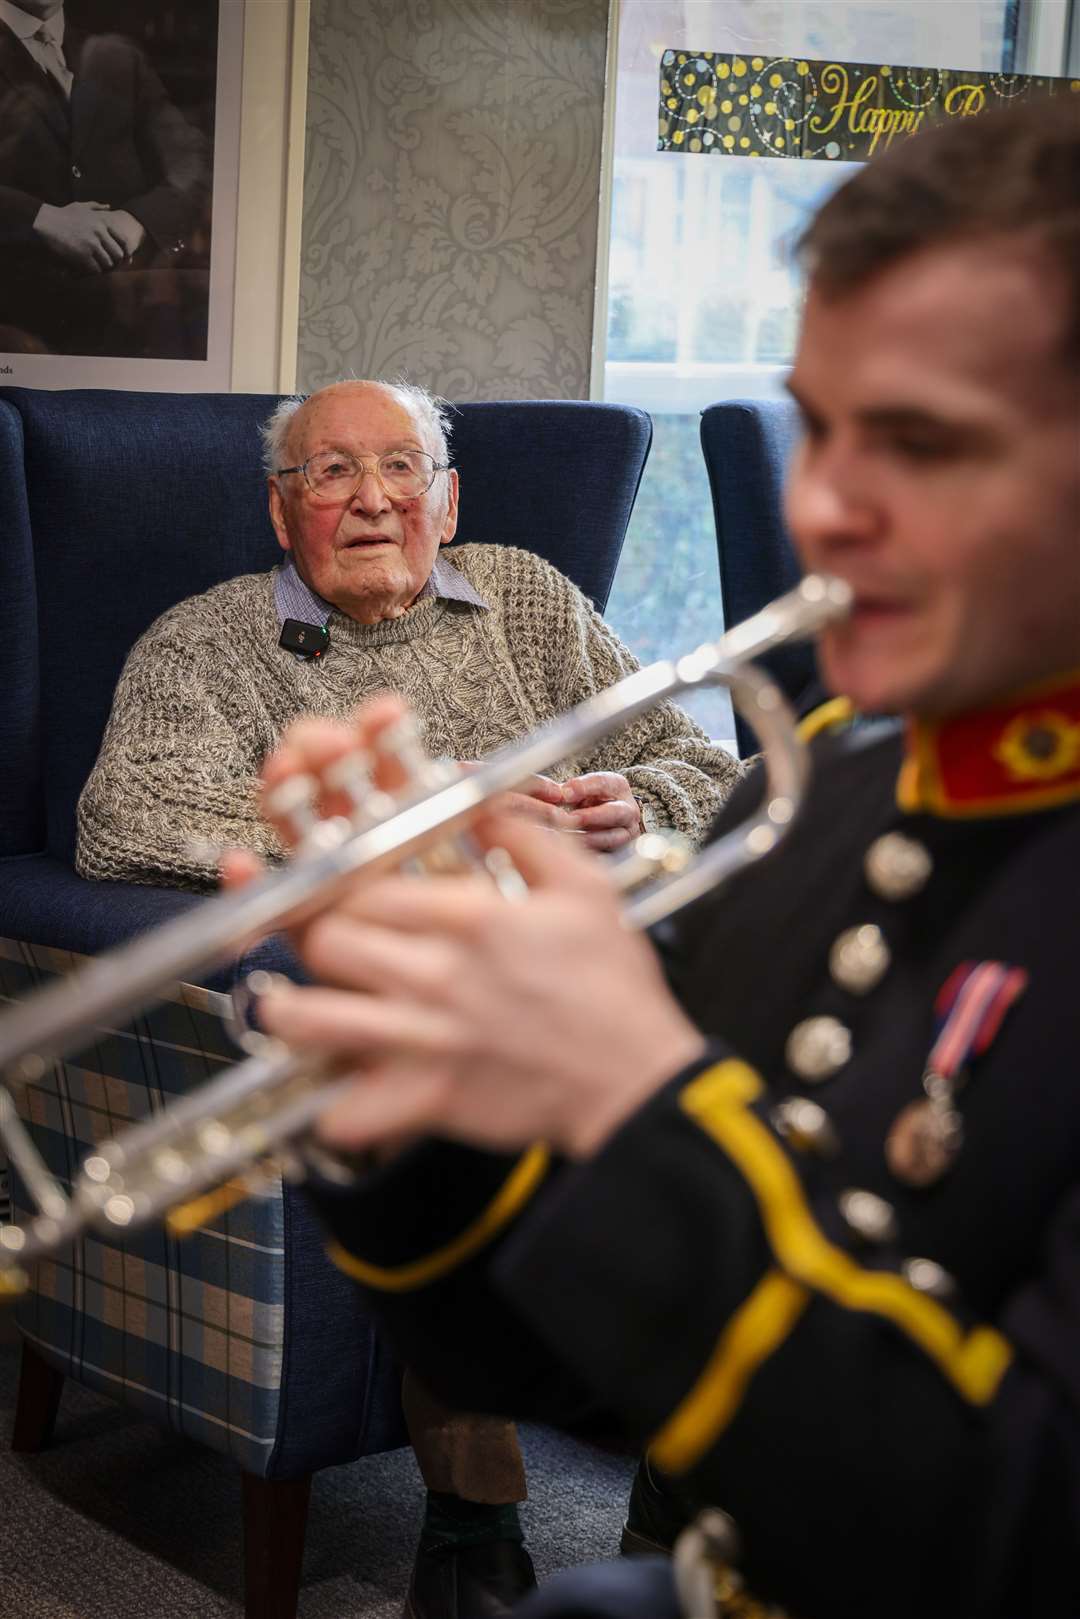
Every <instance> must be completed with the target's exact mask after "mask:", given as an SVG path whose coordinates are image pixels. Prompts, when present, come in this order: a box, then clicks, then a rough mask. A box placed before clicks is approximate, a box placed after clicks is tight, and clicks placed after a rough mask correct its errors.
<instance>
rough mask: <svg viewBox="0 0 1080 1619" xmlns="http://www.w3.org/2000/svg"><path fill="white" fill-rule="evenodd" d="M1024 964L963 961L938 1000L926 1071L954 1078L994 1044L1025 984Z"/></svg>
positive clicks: (1025, 986)
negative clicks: (934, 1035) (934, 1030)
mask: <svg viewBox="0 0 1080 1619" xmlns="http://www.w3.org/2000/svg"><path fill="white" fill-rule="evenodd" d="M1027 982H1028V974H1027V972H1026V971H1025V970H1024V968H1023V967H1009V966H1007V965H1006V964H1005V962H1003V961H962V962H961V963H960V965H959V967H957V968H956V970H955V972H952V973H950V975H949V977H948V978H947V979H946V981H945V983H944V985H943V986H942V988H941V991H940V993H939V994H938V997H937V1000H936V1001H935V1003H934V1018H935V1027H936V1030H937V1037H936V1039H935V1041H934V1046H933V1050H932V1051H931V1052H930V1058H929V1061H928V1062H927V1065H926V1066H927V1070H928V1071H929V1072H931V1073H934V1074H939V1075H940V1076H941V1078H942V1079H946V1080H952V1079H955V1077H956V1075H957V1074H958V1073H959V1071H960V1069H961V1068H963V1066H964V1064H965V1063H966V1062H967V1060H968V1058H969V1057H978V1056H980V1055H981V1053H982V1052H984V1051H985V1050H986V1048H987V1046H989V1045H990V1043H991V1041H992V1040H993V1039H994V1037H995V1035H996V1034H997V1032H998V1030H999V1029H1000V1027H1001V1024H1002V1021H1003V1019H1004V1017H1005V1014H1006V1012H1007V1011H1008V1010H1009V1008H1010V1006H1011V1005H1012V1004H1013V1002H1014V1001H1015V1000H1017V999H1019V997H1020V996H1021V995H1022V994H1023V993H1024V990H1025V989H1026V988H1027Z"/></svg>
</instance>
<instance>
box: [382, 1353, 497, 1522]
mask: <svg viewBox="0 0 1080 1619" xmlns="http://www.w3.org/2000/svg"><path fill="white" fill-rule="evenodd" d="M401 1401H402V1406H403V1407H404V1411H405V1424H406V1427H407V1428H408V1430H409V1440H410V1443H411V1444H412V1447H413V1450H414V1452H415V1454H416V1460H417V1463H418V1465H419V1468H420V1473H421V1476H422V1477H423V1480H424V1483H425V1484H426V1486H427V1488H428V1489H429V1490H438V1491H439V1492H440V1493H441V1494H445V1495H457V1496H460V1497H461V1498H462V1499H463V1500H465V1501H479V1502H483V1503H485V1504H487V1505H490V1506H507V1505H509V1504H510V1503H511V1502H514V1501H524V1499H525V1497H526V1495H527V1494H528V1486H527V1485H526V1482H525V1463H524V1461H523V1460H522V1456H521V1446H520V1445H519V1443H518V1436H517V1429H516V1427H515V1426H514V1424H513V1423H512V1422H507V1421H505V1420H504V1419H503V1418H502V1417H486V1416H480V1415H478V1414H477V1413H476V1412H471V1411H455V1410H453V1409H452V1408H451V1407H450V1406H448V1405H444V1404H443V1402H442V1401H441V1400H438V1399H436V1398H435V1396H434V1395H433V1394H432V1393H430V1392H429V1390H428V1389H426V1388H425V1387H424V1385H423V1384H422V1383H421V1382H420V1381H419V1379H418V1378H417V1377H416V1375H415V1373H414V1372H412V1371H411V1370H409V1369H408V1368H406V1370H405V1375H404V1378H403V1379H402V1386H401Z"/></svg>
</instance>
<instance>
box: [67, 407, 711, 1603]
mask: <svg viewBox="0 0 1080 1619" xmlns="http://www.w3.org/2000/svg"><path fill="white" fill-rule="evenodd" d="M448 425H449V424H448V415H447V412H446V410H445V408H443V407H442V406H441V405H439V404H438V403H437V402H436V401H434V400H433V399H432V398H431V397H430V396H429V395H428V394H426V393H425V392H424V391H423V390H422V389H420V388H416V387H412V386H399V385H393V386H390V385H387V384H383V383H376V382H344V383H339V384H336V385H333V386H331V387H328V388H323V389H321V390H319V392H317V393H315V394H313V395H312V396H311V397H310V398H309V399H308V400H307V401H306V402H303V401H301V400H300V399H296V398H294V399H291V400H286V401H284V402H283V403H282V404H281V405H280V406H279V408H278V409H277V410H276V411H275V412H274V414H273V416H272V417H271V418H270V420H269V422H268V423H267V425H266V429H265V434H264V438H265V447H266V464H267V470H268V474H269V483H268V488H269V502H270V516H271V521H272V522H273V525H274V529H275V532H276V534H277V537H278V540H279V542H280V545H281V548H282V551H283V553H284V560H283V563H282V565H281V566H280V567H279V568H276V569H274V570H273V571H271V572H270V573H268V574H251V575H246V576H244V577H242V578H238V579H231V580H228V581H227V582H226V583H224V584H221V585H218V586H216V587H215V588H214V589H212V590H210V591H208V592H207V593H206V594H205V595H202V596H198V597H195V598H192V599H189V600H187V601H184V602H181V603H180V604H179V605H178V606H176V607H174V608H171V609H170V610H169V611H168V612H167V613H165V614H164V615H163V616H162V617H161V618H160V619H158V621H157V622H156V623H155V624H154V625H153V626H152V627H151V628H150V629H149V630H148V631H147V632H146V634H145V635H144V636H143V637H142V638H141V640H140V641H139V642H138V643H137V645H136V646H135V648H134V649H133V651H132V653H131V655H130V657H129V659H128V661H127V664H126V666H125V668H124V671H123V674H122V676H121V678H120V682H119V684H118V687H117V692H116V697H115V700H114V706H113V712H112V715H111V718H110V720H109V724H108V728H107V730H106V733H105V737H104V740H103V742H102V747H101V753H100V756H99V758H98V761H97V764H96V765H95V768H94V771H93V773H92V774H91V776H90V779H89V781H88V782H87V785H86V788H85V789H84V791H83V794H82V797H81V800H80V803H79V839H78V850H77V856H76V863H77V866H78V869H79V871H80V873H81V874H82V875H83V876H86V877H95V878H115V879H121V880H126V881H131V882H148V883H166V884H170V885H173V886H176V887H181V888H193V889H196V890H199V889H206V888H207V887H210V886H212V885H213V884H214V882H215V881H216V868H215V864H214V857H213V854H212V853H211V855H210V856H209V857H208V856H207V855H206V853H205V852H204V851H203V850H201V849H199V848H198V847H193V840H195V839H201V840H203V843H204V844H209V845H210V846H211V847H212V846H214V845H219V846H220V845H222V844H225V845H228V844H238V845H242V846H244V847H246V848H249V849H253V850H255V851H257V852H258V853H260V854H262V855H266V856H269V857H271V858H273V857H275V856H276V855H278V854H279V853H280V844H279V842H278V839H277V837H276V836H275V834H274V832H273V830H272V829H271V827H270V826H269V825H268V824H267V822H266V821H265V820H264V819H263V817H262V815H261V814H260V811H259V807H258V804H257V802H256V785H257V772H258V767H259V764H260V762H261V760H262V758H263V756H264V754H265V753H266V751H267V750H268V749H269V748H272V747H273V746H274V744H275V742H276V741H277V739H278V737H279V736H280V734H281V732H282V730H283V729H284V728H285V726H286V725H287V724H288V723H289V722H290V721H291V720H293V719H295V718H296V716H298V715H301V714H305V713H313V714H319V715H345V714H348V713H350V712H351V711H352V709H353V708H354V707H355V705H356V703H357V702H358V701H359V700H360V699H361V698H362V697H363V696H365V695H367V694H370V693H372V692H375V691H379V690H383V689H387V688H392V689H394V690H397V691H399V692H402V693H404V694H405V695H407V696H408V698H409V700H410V702H411V703H412V705H413V708H414V709H415V711H416V712H417V714H418V717H419V720H420V724H421V729H422V733H423V737H424V740H425V742H426V744H427V747H428V749H429V751H430V752H431V753H433V754H436V755H444V756H447V757H449V758H451V759H459V760H475V759H478V758H479V757H480V756H481V755H483V754H485V753H487V752H489V751H490V750H491V749H492V748H494V747H496V746H497V745H499V744H500V743H503V742H506V741H508V740H510V739H512V738H515V737H518V736H521V735H522V734H523V733H525V732H527V731H529V730H531V729H533V728H534V727H535V726H536V725H537V724H538V723H539V722H541V721H543V720H545V719H548V718H550V717H551V716H552V715H553V714H556V713H558V712H561V711H562V710H563V709H565V708H566V707H568V706H569V705H571V704H572V703H574V702H575V701H577V700H579V699H581V698H583V697H585V696H586V695H587V694H589V693H591V692H595V691H597V690H598V689H600V688H601V687H604V686H607V685H610V684H611V683H612V682H613V681H614V680H616V679H617V678H618V677H619V676H620V675H622V674H625V673H626V672H628V671H629V670H630V669H632V668H633V667H635V663H634V660H633V658H632V656H631V654H630V653H629V652H628V651H627V649H626V648H625V647H624V646H623V645H622V644H621V643H620V642H619V641H618V639H617V638H616V637H615V635H614V634H613V633H612V632H611V630H610V629H609V628H608V627H607V625H606V624H604V622H603V620H602V619H601V618H600V617H599V615H598V614H597V613H596V612H594V611H593V609H592V607H591V606H590V605H589V603H588V602H587V601H586V600H585V598H584V597H583V596H582V594H581V592H580V591H578V590H577V589H576V588H575V587H574V585H572V584H571V583H570V581H569V580H568V579H566V578H564V577H563V576H562V575H561V574H560V573H558V572H557V571H556V570H555V569H554V568H552V567H551V566H550V565H549V564H548V563H546V562H544V561H542V560H541V559H540V558H539V557H537V556H535V555H533V554H532V553H531V552H525V551H521V550H517V549H515V548H513V547H511V546H505V547H504V546H499V545H463V546H458V547H456V548H455V549H454V551H453V553H452V556H453V562H452V563H451V562H450V561H449V560H447V557H446V554H445V553H443V551H442V548H443V547H444V546H445V545H446V544H447V543H448V542H449V541H450V540H451V539H452V538H453V536H454V533H455V531H456V525H457V512H458V476H457V473H456V471H454V469H453V468H451V467H450V466H449V465H448V462H449V455H448V450H447V432H448ZM490 475H491V476H492V477H497V476H499V469H498V467H496V466H493V467H492V468H491V474H490ZM290 626H291V628H290ZM326 635H328V641H324V636H326ZM299 636H303V637H305V639H304V640H302V641H301V640H299V639H298V637H299ZM283 642H284V644H283ZM312 651H314V652H316V653H317V654H318V655H316V656H311V655H309V654H310V653H311V652H312ZM738 773H739V770H738V765H737V764H736V762H735V760H734V759H733V758H732V757H731V755H730V754H728V753H727V752H726V751H725V750H724V749H723V748H722V747H720V746H719V745H715V744H713V743H711V742H710V741H709V740H708V739H707V738H706V736H705V734H704V733H703V732H702V731H701V730H700V729H699V728H698V727H697V726H696V725H695V724H694V723H693V722H692V721H691V720H690V719H689V717H688V716H687V715H686V714H684V713H682V712H681V711H680V710H679V709H678V708H677V707H676V706H675V705H674V704H672V703H666V704H664V705H663V706H662V707H661V708H660V709H658V710H656V711H654V712H653V713H651V714H648V715H646V716H644V717H643V718H642V719H641V720H640V721H638V722H635V723H634V724H633V725H630V726H628V727H627V728H626V729H625V730H624V731H623V732H622V733H620V735H619V736H618V737H617V738H611V739H609V740H607V741H605V742H603V743H601V744H600V745H599V746H597V747H595V748H592V749H590V750H589V751H588V752H587V753H586V754H584V755H583V756H582V757H581V758H579V759H578V760H576V761H571V762H570V764H569V766H568V768H567V769H566V771H565V772H564V773H563V777H562V779H560V780H559V781H554V780H549V779H547V778H537V779H536V780H535V781H534V782H533V783H532V784H531V785H530V788H529V790H528V791H527V792H524V793H522V794H515V795H513V798H512V801H511V802H512V803H513V805H514V807H515V808H516V810H517V811H518V812H519V813H522V814H528V815H531V816H533V817H535V818H537V819H538V820H540V821H541V822H542V824H543V825H544V826H545V827H557V828H562V829H565V830H567V831H569V832H571V833H573V834H574V835H575V836H576V837H577V838H579V839H580V841H581V842H582V843H583V844H584V845H586V846H587V847H589V848H590V849H592V850H596V851H607V850H613V849H617V848H619V847H620V846H623V845H625V844H626V843H628V842H629V841H630V839H631V838H632V837H633V836H636V834H637V833H638V832H639V831H640V830H641V828H642V825H643V824H644V825H646V826H650V827H651V826H665V827H674V828H677V829H678V830H679V831H681V832H683V833H685V834H687V835H688V836H690V837H693V838H700V837H702V836H703V835H704V833H705V831H706V829H707V827H708V824H709V822H710V820H711V819H712V817H713V815H714V814H715V811H716V809H717V807H718V805H719V803H720V802H721V800H722V799H723V798H724V796H725V795H726V792H727V790H728V789H729V787H730V786H731V785H733V784H734V782H735V781H736V780H737V779H738ZM405 1412H406V1417H407V1420H408V1424H409V1431H410V1435H411V1437H412V1440H413V1444H414V1448H415V1449H416V1452H417V1456H418V1459H419V1461H420V1465H421V1470H422V1472H423V1475H424V1479H425V1482H426V1484H427V1486H428V1498H427V1520H426V1527H425V1531H424V1536H423V1540H422V1542H421V1549H420V1553H419V1555H418V1560H417V1564H416V1569H415V1570H414V1575H413V1583H412V1589H411V1592H410V1604H411V1611H412V1615H413V1619H444V1616H445V1619H457V1614H458V1609H459V1606H460V1608H461V1609H462V1611H467V1609H468V1607H471V1606H472V1605H473V1604H474V1603H477V1604H480V1605H481V1606H482V1605H483V1604H486V1606H482V1611H483V1612H485V1613H490V1614H496V1613H500V1612H506V1611H508V1608H509V1604H510V1602H511V1601H512V1600H513V1599H514V1598H515V1597H516V1596H517V1595H519V1594H520V1592H521V1591H522V1590H523V1589H525V1588H526V1587H529V1586H531V1585H532V1584H533V1583H534V1582H533V1576H532V1569H531V1564H530V1562H529V1559H528V1556H527V1554H526V1552H525V1551H524V1549H523V1547H522V1545H521V1528H520V1524H519V1521H518V1514H517V1511H516V1507H515V1505H514V1503H515V1502H517V1501H520V1500H522V1499H523V1498H524V1496H525V1493H526V1486H525V1473H524V1466H523V1463H522V1459H521V1454H520V1450H519V1447H518V1442H517V1438H516V1435H515V1432H514V1429H513V1427H512V1426H511V1425H510V1424H507V1423H505V1422H497V1421H495V1420H493V1419H490V1418H481V1417H470V1416H468V1415H467V1414H465V1413H463V1412H462V1411H460V1410H456V1409H450V1408H448V1407H446V1406H445V1405H444V1404H442V1403H441V1402H439V1401H437V1400H435V1399H433V1398H432V1396H431V1395H430V1394H429V1393H428V1391H427V1390H426V1389H425V1388H423V1387H422V1386H420V1384H419V1383H418V1382H417V1381H416V1380H415V1379H413V1378H412V1377H408V1376H407V1377H406V1383H405Z"/></svg>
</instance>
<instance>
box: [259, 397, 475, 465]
mask: <svg viewBox="0 0 1080 1619" xmlns="http://www.w3.org/2000/svg"><path fill="white" fill-rule="evenodd" d="M343 380H344V381H347V382H356V381H358V380H359V379H358V378H356V377H347V378H344V379H343ZM330 386H333V387H337V386H339V384H336V383H334V384H330ZM372 386H373V387H376V388H385V389H386V391H387V393H389V394H391V395H392V396H393V397H394V398H395V399H396V400H397V402H398V404H399V405H401V406H403V407H404V409H405V410H407V411H408V412H409V414H410V415H411V416H412V417H413V418H414V419H415V421H416V424H417V426H418V427H419V429H420V436H421V438H423V440H424V442H425V444H427V445H429V446H430V447H431V449H432V453H433V454H434V456H435V459H436V461H449V459H450V444H449V440H450V433H451V431H452V423H451V420H450V412H451V409H452V407H451V406H450V405H448V404H447V402H446V400H445V399H440V398H439V396H438V395H437V394H431V393H428V391H427V389H426V388H421V387H420V385H419V383H416V382H408V381H406V379H405V378H404V377H395V379H394V380H393V381H392V382H382V381H379V382H375V383H373V384H372ZM319 391H320V392H321V391H322V390H321V389H320V390H319ZM314 397H315V396H314V394H290V395H289V396H288V397H287V398H285V399H281V400H279V401H278V403H277V404H276V405H275V406H274V409H273V410H272V411H271V412H270V415H269V416H268V417H267V418H266V420H265V422H263V424H262V426H261V427H260V429H259V433H260V436H261V438H262V447H263V467H264V468H265V470H266V474H267V476H268V477H273V475H274V473H275V472H276V471H277V470H278V468H279V467H280V466H281V465H282V463H283V462H284V460H285V457H286V455H287V454H288V451H287V449H286V444H287V441H288V437H289V427H290V425H291V423H292V419H293V417H294V416H295V415H296V413H297V411H298V410H299V409H300V407H301V405H305V404H306V403H307V401H308V400H309V399H313V398H314Z"/></svg>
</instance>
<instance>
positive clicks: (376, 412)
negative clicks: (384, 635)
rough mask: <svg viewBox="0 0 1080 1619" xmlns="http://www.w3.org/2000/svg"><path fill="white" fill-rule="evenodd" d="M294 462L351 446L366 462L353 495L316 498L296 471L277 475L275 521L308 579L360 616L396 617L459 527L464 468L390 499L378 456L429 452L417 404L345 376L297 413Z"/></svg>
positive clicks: (370, 620)
mask: <svg viewBox="0 0 1080 1619" xmlns="http://www.w3.org/2000/svg"><path fill="white" fill-rule="evenodd" d="M288 448H289V463H290V465H292V464H295V465H299V464H300V463H301V462H304V461H306V460H307V459H308V458H309V457H310V456H312V455H315V454H317V453H318V451H320V450H347V451H348V452H349V453H350V454H351V455H353V456H355V457H356V458H357V459H358V460H363V461H364V462H365V463H366V464H367V468H368V470H367V471H366V472H365V475H364V478H363V481H362V483H361V484H360V487H359V489H358V490H357V491H356V493H355V495H354V496H353V497H352V499H351V500H348V501H338V502H327V501H324V500H317V499H316V498H315V496H314V495H313V494H312V493H311V490H310V489H309V488H308V486H307V483H306V481H305V480H304V478H303V477H302V476H301V475H300V474H298V473H294V474H292V475H290V476H289V477H287V478H280V479H278V478H271V480H270V519H271V522H272V523H273V525H274V532H275V533H276V534H277V537H278V543H279V544H280V545H281V547H282V549H283V550H285V551H290V552H291V553H292V556H293V560H294V561H295V563H296V567H297V571H298V572H299V574H300V577H301V578H302V579H303V580H304V581H305V583H306V584H308V585H310V587H311V589H312V590H314V591H316V592H317V593H318V594H319V595H320V596H322V597H323V598H324V600H326V601H328V602H332V603H333V605H334V606H335V607H337V608H338V609H339V610H340V611H341V612H343V613H347V614H348V616H349V617H350V618H355V619H357V620H358V621H359V622H360V623H362V624H375V623H377V622H378V621H379V620H380V619H384V618H397V617H400V615H401V614H402V613H403V612H404V611H405V610H406V608H407V607H409V606H410V605H411V604H412V602H414V601H415V600H416V597H417V595H418V593H419V592H420V591H421V590H422V589H423V587H424V585H425V584H426V583H427V580H428V576H429V575H430V573H431V569H432V565H433V563H434V561H435V557H436V555H437V554H438V550H439V546H440V545H446V544H447V542H448V541H450V540H452V539H453V537H454V530H455V529H456V527H457V473H456V472H452V471H451V472H439V473H436V475H435V482H434V483H433V484H432V486H431V488H430V489H429V490H428V491H427V493H426V494H425V495H420V496H419V497H418V498H417V499H415V500H407V501H400V500H393V501H392V500H390V498H389V497H388V496H387V494H386V493H385V491H384V490H383V488H382V486H381V484H380V483H379V481H378V479H377V478H376V477H375V476H374V472H373V466H372V464H373V462H374V461H375V460H377V459H378V457H379V456H381V455H385V454H386V452H387V451H388V450H401V449H416V450H426V451H427V452H428V453H429V454H431V455H435V457H436V459H438V454H437V446H436V445H434V444H429V443H427V442H426V441H425V439H424V436H423V434H422V432H421V429H420V424H419V423H418V422H417V421H416V419H415V418H414V417H413V415H412V412H411V411H409V410H407V409H406V408H405V407H404V406H403V405H401V404H400V403H399V402H398V401H397V400H396V399H395V398H394V397H393V395H392V394H390V393H389V392H387V390H385V389H384V388H381V387H380V386H379V385H378V384H377V383H369V382H344V383H337V384H335V385H334V386H333V387H330V388H324V389H322V391H321V392H320V393H317V394H313V395H312V396H311V398H310V399H309V400H307V401H306V403H305V404H303V405H302V406H301V407H300V409H299V410H298V411H297V413H296V415H295V416H294V418H293V420H292V423H291V427H290V431H289V440H288Z"/></svg>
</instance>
